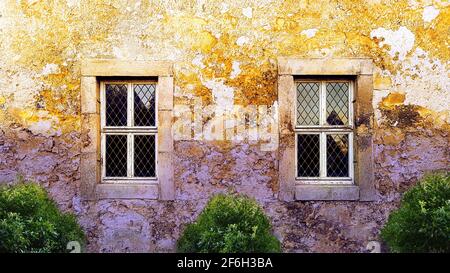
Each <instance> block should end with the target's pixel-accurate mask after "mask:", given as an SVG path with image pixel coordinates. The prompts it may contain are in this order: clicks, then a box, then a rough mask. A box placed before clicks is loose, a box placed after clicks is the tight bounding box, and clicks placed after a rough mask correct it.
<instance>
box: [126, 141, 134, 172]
mask: <svg viewBox="0 0 450 273" xmlns="http://www.w3.org/2000/svg"><path fill="white" fill-rule="evenodd" d="M127 140H128V149H127V176H128V177H133V171H134V170H133V169H134V168H133V165H134V164H133V160H134V153H133V150H134V137H133V134H131V133H128V134H127Z"/></svg>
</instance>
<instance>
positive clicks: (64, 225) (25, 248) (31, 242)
mask: <svg viewBox="0 0 450 273" xmlns="http://www.w3.org/2000/svg"><path fill="white" fill-rule="evenodd" d="M69 241H78V242H80V244H82V245H83V244H84V242H85V236H84V233H83V231H82V230H81V228H80V226H79V225H78V223H77V221H76V219H75V217H74V216H73V215H72V214H66V213H61V212H60V211H59V210H58V208H57V206H56V204H55V203H54V202H53V201H52V200H51V199H50V198H49V197H48V195H47V193H46V192H45V190H44V189H43V188H41V187H40V186H38V185H36V184H33V183H18V184H16V185H14V186H2V187H0V252H68V250H66V246H67V243H68V242H69Z"/></svg>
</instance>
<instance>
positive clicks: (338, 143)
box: [277, 57, 376, 201]
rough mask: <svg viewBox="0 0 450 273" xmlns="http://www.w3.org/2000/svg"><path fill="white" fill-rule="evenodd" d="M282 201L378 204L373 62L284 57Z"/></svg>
mask: <svg viewBox="0 0 450 273" xmlns="http://www.w3.org/2000/svg"><path fill="white" fill-rule="evenodd" d="M277 88H278V103H279V111H278V113H279V120H278V122H279V125H278V126H279V140H280V141H279V142H280V145H279V148H278V152H279V173H278V180H279V188H280V190H279V198H280V199H281V200H284V201H290V200H359V201H372V200H375V198H376V194H375V187H374V173H373V155H372V146H373V141H372V132H373V106H372V97H373V95H372V94H373V64H372V61H371V60H370V59H367V58H304V59H302V58H286V57H283V58H279V59H278V84H277Z"/></svg>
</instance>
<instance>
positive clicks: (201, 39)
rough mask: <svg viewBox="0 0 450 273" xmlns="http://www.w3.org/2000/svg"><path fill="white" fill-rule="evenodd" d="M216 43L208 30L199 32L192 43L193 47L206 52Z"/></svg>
mask: <svg viewBox="0 0 450 273" xmlns="http://www.w3.org/2000/svg"><path fill="white" fill-rule="evenodd" d="M216 44H217V39H216V38H215V37H214V36H213V35H212V34H211V33H209V32H208V31H202V32H200V33H199V34H198V35H197V36H196V37H195V40H194V42H193V44H192V47H193V49H198V50H200V51H201V52H202V53H208V52H210V51H211V49H212V48H213V47H214V46H215V45H216Z"/></svg>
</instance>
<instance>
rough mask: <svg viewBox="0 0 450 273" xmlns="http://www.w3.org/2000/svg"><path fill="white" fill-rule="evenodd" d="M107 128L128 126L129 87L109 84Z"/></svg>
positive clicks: (107, 86) (107, 88)
mask: <svg viewBox="0 0 450 273" xmlns="http://www.w3.org/2000/svg"><path fill="white" fill-rule="evenodd" d="M105 89H106V90H105V92H106V113H105V114H106V126H127V85H125V84H107V85H106V86H105Z"/></svg>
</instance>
